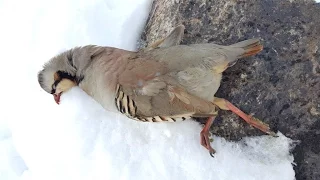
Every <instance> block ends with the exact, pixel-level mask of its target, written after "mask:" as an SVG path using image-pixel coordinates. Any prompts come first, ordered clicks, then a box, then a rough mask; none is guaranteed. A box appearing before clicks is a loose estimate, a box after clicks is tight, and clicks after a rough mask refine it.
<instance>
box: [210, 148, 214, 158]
mask: <svg viewBox="0 0 320 180" xmlns="http://www.w3.org/2000/svg"><path fill="white" fill-rule="evenodd" d="M215 153H216V151H215V150H214V149H211V150H209V154H210V156H211V157H213V158H214V154H215Z"/></svg>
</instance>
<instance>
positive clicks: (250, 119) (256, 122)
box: [214, 98, 277, 136]
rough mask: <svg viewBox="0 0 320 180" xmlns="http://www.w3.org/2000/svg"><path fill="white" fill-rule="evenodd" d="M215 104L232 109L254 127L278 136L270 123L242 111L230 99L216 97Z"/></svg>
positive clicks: (225, 108)
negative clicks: (271, 128)
mask: <svg viewBox="0 0 320 180" xmlns="http://www.w3.org/2000/svg"><path fill="white" fill-rule="evenodd" d="M214 104H216V105H217V106H219V108H221V109H224V110H230V111H232V112H233V113H235V114H237V115H238V116H240V117H241V118H242V119H243V120H245V121H246V122H247V123H248V124H250V125H252V126H253V127H255V128H257V129H260V130H261V131H263V132H265V133H267V134H270V135H272V136H277V134H276V133H274V132H273V131H271V130H270V127H269V125H268V124H265V123H263V122H262V121H260V120H259V119H257V118H254V117H252V116H249V115H247V114H246V113H244V112H243V111H241V110H240V109H239V108H237V107H236V106H234V105H233V104H231V103H230V102H229V101H227V100H225V99H222V98H215V100H214Z"/></svg>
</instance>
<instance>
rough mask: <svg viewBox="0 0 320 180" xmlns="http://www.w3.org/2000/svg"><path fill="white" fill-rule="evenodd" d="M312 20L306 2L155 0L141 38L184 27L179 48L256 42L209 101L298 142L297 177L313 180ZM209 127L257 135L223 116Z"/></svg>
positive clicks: (319, 48) (317, 89) (318, 94)
mask: <svg viewBox="0 0 320 180" xmlns="http://www.w3.org/2000/svg"><path fill="white" fill-rule="evenodd" d="M319 17H320V5H319V4H316V3H315V2H314V1H313V0H291V1H289V0H283V1H279V0H261V1H255V0H246V1H244V0H241V1H240V0H219V1H216V0H154V3H153V6H152V9H151V11H150V16H149V19H148V21H147V25H146V28H145V31H144V33H143V34H142V37H141V39H142V41H143V42H144V44H145V45H146V44H150V43H152V42H154V41H155V40H157V39H160V38H161V37H164V36H165V35H166V34H168V33H169V32H170V31H171V30H172V29H173V28H174V27H175V26H176V25H178V24H184V25H185V27H186V30H185V36H184V38H183V41H182V43H181V44H192V43H206V42H209V43H216V44H222V45H229V44H232V43H236V42H238V41H241V40H245V39H248V38H253V37H260V38H261V40H262V43H263V45H264V50H263V51H262V52H260V53H259V54H258V55H256V56H254V57H249V58H244V59H240V60H239V61H238V62H237V64H236V65H234V66H233V67H231V68H229V69H227V70H226V71H225V72H224V74H223V75H224V76H223V81H222V84H221V86H220V88H219V91H218V92H217V94H216V96H217V97H222V98H225V99H228V100H229V101H230V102H232V103H233V104H235V105H236V106H238V107H239V108H240V109H242V110H243V111H244V112H247V113H252V114H253V115H254V116H255V117H257V118H259V119H261V120H262V121H264V122H266V123H269V124H270V126H271V127H272V128H273V129H274V130H279V131H280V132H281V133H283V134H284V135H286V136H287V137H290V138H292V139H294V140H300V141H301V143H300V144H298V145H297V146H296V147H295V149H294V151H293V154H294V156H295V162H296V163H297V166H295V167H294V169H295V171H296V178H297V179H298V180H299V179H320V18H319ZM200 121H203V120H201V119H200ZM203 122H204V121H203ZM211 130H212V132H213V133H214V134H217V135H219V136H222V137H224V138H227V139H229V140H239V139H241V137H244V136H251V135H262V134H263V133H261V132H259V131H258V130H256V129H254V128H252V127H250V126H249V125H248V124H246V123H245V122H244V121H243V120H241V119H240V118H239V117H237V116H236V115H234V114H232V113H231V112H226V111H220V112H219V117H217V118H216V120H215V122H214V126H213V127H212V129H211Z"/></svg>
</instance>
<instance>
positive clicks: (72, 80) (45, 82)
mask: <svg viewBox="0 0 320 180" xmlns="http://www.w3.org/2000/svg"><path fill="white" fill-rule="evenodd" d="M72 53H73V52H72V50H69V51H66V52H63V53H61V54H59V55H57V56H55V57H53V58H52V59H51V60H50V61H49V62H47V63H46V64H45V65H44V67H43V69H42V70H41V71H40V72H39V73H38V82H39V84H40V86H41V88H42V89H43V90H45V91H46V92H47V93H50V94H52V95H53V96H54V100H55V101H56V103H57V104H59V103H60V96H61V94H62V93H63V92H66V91H68V90H69V89H71V88H72V87H74V86H76V85H77V84H78V83H77V81H78V80H77V76H76V73H77V68H76V67H75V66H74V62H73V60H72Z"/></svg>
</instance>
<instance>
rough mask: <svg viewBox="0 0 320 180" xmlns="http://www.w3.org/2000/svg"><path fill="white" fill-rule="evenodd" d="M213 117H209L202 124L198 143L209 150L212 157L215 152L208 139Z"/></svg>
mask: <svg viewBox="0 0 320 180" xmlns="http://www.w3.org/2000/svg"><path fill="white" fill-rule="evenodd" d="M214 119H215V116H213V117H209V118H208V120H207V122H206V125H205V126H204V128H203V129H202V131H201V133H200V143H201V145H202V146H203V147H205V148H206V149H208V150H209V153H210V155H211V156H212V157H214V156H213V154H214V153H215V152H216V151H215V150H214V149H213V148H212V147H211V145H210V141H209V129H210V127H211V125H212V123H213V121H214Z"/></svg>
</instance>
